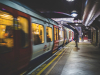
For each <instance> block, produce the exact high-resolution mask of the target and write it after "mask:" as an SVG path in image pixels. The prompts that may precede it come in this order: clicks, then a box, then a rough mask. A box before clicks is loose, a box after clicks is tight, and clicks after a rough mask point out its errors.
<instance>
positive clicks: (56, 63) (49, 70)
mask: <svg viewBox="0 0 100 75" xmlns="http://www.w3.org/2000/svg"><path fill="white" fill-rule="evenodd" d="M64 53H65V52H64ZM64 53H63V54H62V56H63V55H64ZM62 56H61V57H62ZM61 57H60V58H59V59H58V60H57V61H56V62H55V64H54V65H53V66H52V67H51V68H50V70H49V71H48V72H47V73H46V74H45V75H48V74H49V73H50V72H51V70H52V69H53V68H54V66H55V65H56V64H57V63H58V61H59V60H60V59H61Z"/></svg>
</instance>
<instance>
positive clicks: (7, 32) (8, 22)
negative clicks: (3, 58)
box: [0, 10, 14, 53]
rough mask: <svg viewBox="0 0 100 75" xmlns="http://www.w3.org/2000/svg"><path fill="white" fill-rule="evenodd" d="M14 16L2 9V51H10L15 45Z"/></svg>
mask: <svg viewBox="0 0 100 75" xmlns="http://www.w3.org/2000/svg"><path fill="white" fill-rule="evenodd" d="M12 28H13V16H12V15H11V14H9V13H7V12H4V11H1V10H0V53H3V52H8V51H10V50H11V48H12V47H13V46H14V39H13V29H12Z"/></svg>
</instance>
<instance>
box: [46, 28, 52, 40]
mask: <svg viewBox="0 0 100 75" xmlns="http://www.w3.org/2000/svg"><path fill="white" fill-rule="evenodd" d="M46 35H47V42H51V41H52V28H51V27H46Z"/></svg>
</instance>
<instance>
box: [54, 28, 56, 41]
mask: <svg viewBox="0 0 100 75" xmlns="http://www.w3.org/2000/svg"><path fill="white" fill-rule="evenodd" d="M54 35H55V36H54V38H55V40H57V39H56V28H54Z"/></svg>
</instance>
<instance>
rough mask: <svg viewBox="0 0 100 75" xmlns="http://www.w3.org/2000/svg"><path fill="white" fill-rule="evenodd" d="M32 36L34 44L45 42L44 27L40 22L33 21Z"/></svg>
mask: <svg viewBox="0 0 100 75" xmlns="http://www.w3.org/2000/svg"><path fill="white" fill-rule="evenodd" d="M32 36H33V38H32V41H33V43H34V45H38V44H42V43H44V27H43V26H42V25H40V24H35V23H32Z"/></svg>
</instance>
